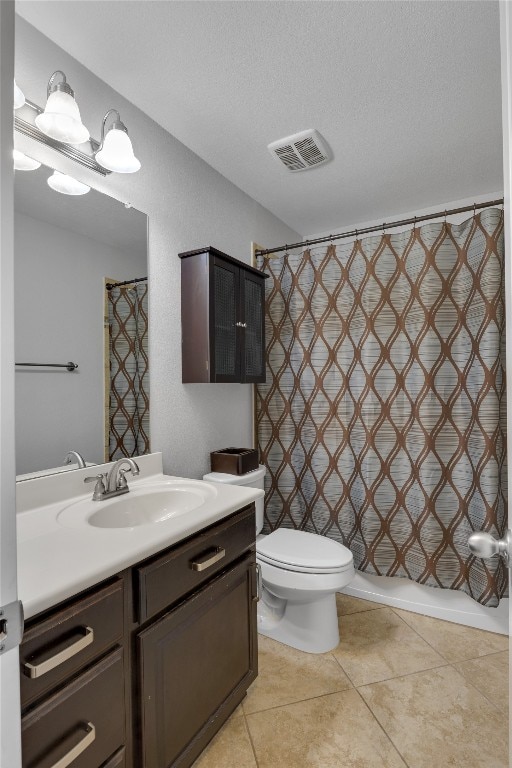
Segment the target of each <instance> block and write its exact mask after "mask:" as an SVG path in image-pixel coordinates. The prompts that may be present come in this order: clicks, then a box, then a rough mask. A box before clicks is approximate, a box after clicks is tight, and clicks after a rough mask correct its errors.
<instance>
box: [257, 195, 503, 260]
mask: <svg viewBox="0 0 512 768" xmlns="http://www.w3.org/2000/svg"><path fill="white" fill-rule="evenodd" d="M502 204H503V198H501V199H500V200H489V202H488V203H473V205H466V206H464V207H463V208H452V209H450V210H448V211H447V210H444V211H440V212H439V213H428V214H425V215H424V216H413V217H412V218H410V219H402V220H401V221H391V222H390V223H389V224H386V223H384V224H377V225H375V226H373V227H363V228H362V229H353V230H351V231H350V232H340V233H339V234H337V235H328V236H327V237H317V238H315V239H314V240H303V241H302V242H301V243H292V244H291V245H279V246H277V247H276V248H261V249H257V250H256V251H255V252H254V255H255V256H268V255H269V254H270V253H272V254H273V253H281V252H282V251H291V250H292V249H293V248H308V247H309V246H310V245H317V244H318V243H330V242H332V241H333V240H341V239H342V238H344V237H356V238H357V237H358V236H359V235H366V234H368V233H369V232H380V230H381V229H383V230H384V231H385V230H386V229H391V228H392V227H404V226H405V225H406V224H414V226H416V224H419V223H420V222H422V221H429V219H438V218H439V217H440V216H445V217H446V216H452V215H453V214H454V213H466V212H467V211H473V212H474V211H478V210H479V209H480V208H490V207H492V206H493V205H502Z"/></svg>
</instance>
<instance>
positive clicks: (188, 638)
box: [137, 554, 257, 768]
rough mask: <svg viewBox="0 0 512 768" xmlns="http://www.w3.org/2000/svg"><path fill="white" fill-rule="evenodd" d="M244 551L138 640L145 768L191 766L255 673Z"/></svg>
mask: <svg viewBox="0 0 512 768" xmlns="http://www.w3.org/2000/svg"><path fill="white" fill-rule="evenodd" d="M255 591H256V587H255V560H254V555H253V554H249V555H248V556H246V557H245V558H244V559H243V560H242V561H241V562H240V563H238V564H237V565H236V566H234V567H233V568H232V569H231V570H229V571H227V572H226V573H224V574H223V575H221V576H219V577H218V578H217V579H215V580H213V581H212V582H210V583H209V584H208V586H206V587H205V588H203V589H202V590H200V591H199V592H197V593H195V595H193V596H192V597H191V598H189V599H188V600H187V601H186V602H184V603H182V604H180V605H178V606H177V607H176V608H175V609H174V610H172V611H170V612H169V613H167V614H166V615H165V616H164V617H163V618H161V619H160V620H159V621H157V622H155V623H154V624H153V625H151V626H150V627H149V628H148V629H146V630H144V631H142V632H141V633H140V634H139V635H138V636H137V650H138V659H139V675H140V678H139V685H138V690H139V695H140V701H139V706H140V711H141V723H142V728H141V730H142V733H141V748H142V755H141V764H142V766H143V768H170V766H173V768H174V767H177V766H179V767H180V768H185V767H187V766H190V765H192V763H193V762H194V760H195V759H196V757H197V756H198V755H199V754H200V753H201V751H202V750H203V749H204V747H205V746H206V744H207V743H208V742H209V741H210V739H211V738H212V737H213V735H214V734H215V733H216V732H217V731H218V730H219V728H220V727H221V725H222V724H223V722H224V721H225V720H226V719H227V718H228V717H229V715H230V714H231V712H232V711H233V710H234V709H235V707H236V706H237V705H238V704H239V703H240V701H241V700H242V698H243V697H244V695H245V692H246V690H247V688H248V686H249V685H250V683H251V682H252V681H253V680H254V679H255V677H256V674H257V635H256V603H255V601H254V600H255V598H254V595H255Z"/></svg>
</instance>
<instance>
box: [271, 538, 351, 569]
mask: <svg viewBox="0 0 512 768" xmlns="http://www.w3.org/2000/svg"><path fill="white" fill-rule="evenodd" d="M256 557H257V559H258V560H261V561H262V562H264V563H268V564H269V565H273V566H274V567H276V568H283V569H285V570H287V571H296V572H299V573H318V574H323V573H341V572H343V571H346V570H349V569H353V567H354V563H353V557H352V552H351V551H350V550H349V549H347V547H344V546H343V544H339V543H338V542H337V541H333V540H332V539H327V538H325V536H319V535H318V534H316V533H307V532H306V531H296V530H292V529H289V528H278V529H277V530H275V531H273V532H272V533H270V534H269V535H268V536H262V537H261V538H259V539H258V541H257V543H256Z"/></svg>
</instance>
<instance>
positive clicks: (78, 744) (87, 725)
mask: <svg viewBox="0 0 512 768" xmlns="http://www.w3.org/2000/svg"><path fill="white" fill-rule="evenodd" d="M21 738H22V765H23V768H54V766H67V765H72V768H99V767H100V766H102V765H104V764H105V762H106V761H107V765H108V760H110V759H111V758H112V756H113V754H114V753H115V752H116V749H119V748H120V747H122V746H123V744H124V741H125V730H124V681H123V651H122V649H120V648H119V649H117V650H115V651H112V653H110V654H109V655H108V656H106V657H105V658H103V659H102V660H101V661H99V662H98V663H97V664H95V666H94V667H91V668H90V669H89V670H87V671H86V672H84V673H83V674H82V675H80V677H77V678H76V679H75V680H73V682H71V683H69V685H67V686H66V687H65V688H62V689H61V690H59V691H58V692H57V693H54V694H53V695H52V696H50V697H49V698H47V699H45V701H44V702H43V703H42V704H40V705H39V706H38V707H36V708H35V709H33V710H32V711H31V712H29V713H28V714H27V715H25V717H23V718H22V721H21ZM66 756H67V758H68V761H67V760H66ZM114 765H115V763H114ZM121 765H122V763H121Z"/></svg>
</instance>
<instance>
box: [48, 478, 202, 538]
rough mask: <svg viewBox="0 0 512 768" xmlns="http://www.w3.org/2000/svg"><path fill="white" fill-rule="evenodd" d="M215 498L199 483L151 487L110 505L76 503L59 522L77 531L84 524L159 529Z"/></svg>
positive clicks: (109, 502)
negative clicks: (151, 526) (163, 524)
mask: <svg viewBox="0 0 512 768" xmlns="http://www.w3.org/2000/svg"><path fill="white" fill-rule="evenodd" d="M215 495H216V493H215V489H212V488H211V486H209V485H208V484H207V483H201V482H197V481H189V482H182V483H161V484H158V485H147V486H141V487H138V488H137V487H135V488H132V489H130V491H129V492H128V493H125V494H124V495H123V496H116V497H114V498H113V499H108V500H106V501H91V500H90V499H85V500H82V501H77V502H74V503H73V504H70V505H69V506H67V507H65V508H64V509H63V510H61V512H59V514H58V516H57V520H58V522H59V523H60V524H61V525H64V526H67V527H73V528H75V527H77V526H83V525H84V524H85V525H92V526H94V527H95V528H135V527H137V526H141V525H155V524H157V523H164V522H165V521H167V520H170V519H171V518H174V517H176V516H177V515H183V514H186V513H187V512H191V511H192V510H193V509H197V508H198V507H200V506H201V505H203V504H204V503H205V502H206V501H207V500H208V499H209V498H211V497H213V496H215Z"/></svg>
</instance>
